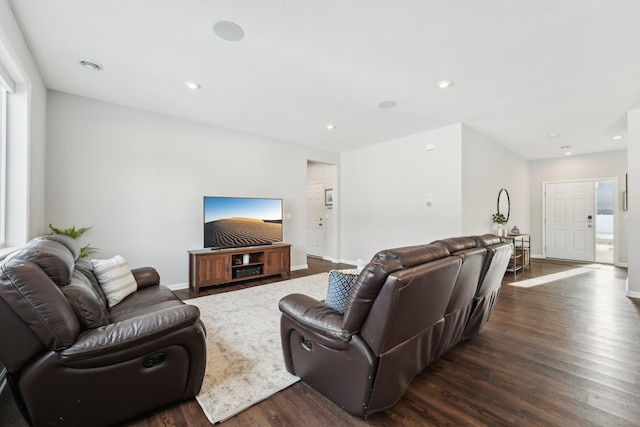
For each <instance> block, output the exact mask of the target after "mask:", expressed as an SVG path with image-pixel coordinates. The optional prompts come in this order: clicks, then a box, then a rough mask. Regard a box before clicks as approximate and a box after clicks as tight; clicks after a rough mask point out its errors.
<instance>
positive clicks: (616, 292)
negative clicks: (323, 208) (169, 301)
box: [0, 259, 640, 427]
mask: <svg viewBox="0 0 640 427" xmlns="http://www.w3.org/2000/svg"><path fill="white" fill-rule="evenodd" d="M342 267H343V266H336V264H331V263H329V262H324V261H320V260H316V259H309V269H308V270H299V271H294V272H292V277H301V276H305V275H310V274H316V273H319V272H322V271H328V270H330V269H331V268H342ZM580 267H582V268H584V271H585V272H583V273H582V274H579V275H574V276H568V277H565V278H561V279H559V280H556V281H553V282H550V283H546V284H541V285H537V286H533V287H515V286H512V285H511V284H512V283H516V284H518V283H520V284H522V283H526V282H523V280H526V279H530V278H536V277H541V276H545V275H550V274H554V273H561V272H564V271H568V270H574V269H576V268H580ZM626 276H627V272H626V269H623V268H618V267H613V266H608V265H603V266H600V267H599V268H590V267H584V266H582V265H579V264H572V263H564V262H551V261H540V260H533V262H532V265H531V268H530V270H526V271H525V272H524V274H519V275H518V277H517V278H515V279H514V277H513V275H511V274H507V275H506V276H505V278H504V280H503V286H502V291H501V294H500V297H499V299H498V302H497V305H496V307H495V310H494V312H493V314H492V317H491V319H490V320H489V323H488V324H487V327H486V328H485V330H484V331H483V332H482V333H481V334H480V335H479V336H478V337H476V338H474V339H472V340H469V341H466V342H463V343H460V344H458V345H457V346H456V347H454V348H453V349H451V350H450V351H449V352H447V353H446V354H445V355H444V356H442V357H441V358H440V359H439V360H437V361H435V362H434V363H432V364H431V365H430V366H428V367H427V368H426V369H425V370H424V371H423V372H422V373H420V374H419V375H418V376H417V377H416V378H415V379H414V380H413V382H412V383H411V385H410V387H409V389H408V390H407V392H406V393H405V395H404V397H403V398H402V399H401V400H400V401H399V402H398V403H397V404H396V405H395V406H393V407H392V408H391V409H388V410H387V411H384V412H382V413H377V414H374V415H372V416H371V417H369V418H368V419H367V420H362V419H360V418H356V417H353V416H351V415H349V414H347V413H346V412H344V411H342V410H341V409H340V408H338V407H337V406H336V405H334V404H333V403H332V402H330V401H329V400H328V399H326V398H325V397H323V396H322V395H320V394H318V393H317V392H316V391H315V390H313V389H312V388H311V387H309V386H307V385H306V384H305V383H303V382H298V383H297V384H294V385H293V386H291V387H289V388H287V389H285V390H283V391H282V392H280V393H277V394H276V395H274V396H272V397H270V398H268V399H266V400H265V401H263V402H261V403H258V404H256V405H254V406H253V407H251V408H249V409H247V410H246V411H244V412H242V413H240V414H238V415H236V416H234V417H232V418H230V419H229V420H227V421H224V422H223V423H222V425H223V426H226V427H234V426H342V425H348V426H361V425H362V426H364V425H373V426H391V425H403V426H409V425H420V426H427V425H437V426H440V425H455V426H458V425H474V426H479V425H491V426H496V425H517V426H525V425H527V426H528V425H541V426H542V425H544V426H550V425H551V426H553V425H555V426H592V425H593V426H627V425H629V426H631V425H640V356H639V355H640V300H637V299H629V298H627V297H626V296H625V279H626ZM263 283H265V281H258V282H250V283H245V284H242V285H234V286H228V287H225V288H214V289H208V290H205V292H202V295H207V294H212V293H218V292H227V291H232V290H235V289H238V288H240V287H247V286H255V285H257V284H263ZM178 293H179V295H180V297H181V298H188V297H189V294H188V291H186V290H185V291H179V292H178ZM1 409H2V408H0V410H1ZM0 413H1V412H0ZM208 424H209V423H208V421H207V419H206V417H205V416H204V414H203V413H202V410H201V409H200V407H199V405H198V404H197V403H196V401H195V400H194V399H192V400H189V401H187V402H183V403H179V404H176V405H172V406H170V407H167V408H164V409H162V410H159V411H156V412H154V413H151V414H148V415H147V416H144V417H140V418H138V419H135V420H131V421H130V422H128V423H126V424H124V425H126V426H158V425H170V426H174V425H175V426H203V425H208Z"/></svg>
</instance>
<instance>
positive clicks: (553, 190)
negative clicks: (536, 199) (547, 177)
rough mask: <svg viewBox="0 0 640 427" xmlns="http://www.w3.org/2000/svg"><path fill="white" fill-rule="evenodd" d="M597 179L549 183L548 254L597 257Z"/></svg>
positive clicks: (585, 258)
mask: <svg viewBox="0 0 640 427" xmlns="http://www.w3.org/2000/svg"><path fill="white" fill-rule="evenodd" d="M594 231H595V182H594V181H582V182H563V183H550V184H546V185H545V249H546V251H545V252H546V256H547V258H558V259H568V260H574V261H591V262H593V260H594V248H595V245H594V234H595V232H594Z"/></svg>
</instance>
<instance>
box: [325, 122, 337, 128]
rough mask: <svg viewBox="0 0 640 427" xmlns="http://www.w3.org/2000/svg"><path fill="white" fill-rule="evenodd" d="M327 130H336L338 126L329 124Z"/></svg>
mask: <svg viewBox="0 0 640 427" xmlns="http://www.w3.org/2000/svg"><path fill="white" fill-rule="evenodd" d="M326 128H327V130H334V129H335V128H336V125H332V124H331V123H329V124H328V125H327V126H326Z"/></svg>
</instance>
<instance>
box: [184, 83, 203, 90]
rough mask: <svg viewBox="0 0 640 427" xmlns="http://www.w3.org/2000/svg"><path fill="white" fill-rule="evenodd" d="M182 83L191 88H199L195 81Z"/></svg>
mask: <svg viewBox="0 0 640 427" xmlns="http://www.w3.org/2000/svg"><path fill="white" fill-rule="evenodd" d="M184 84H185V85H186V86H187V87H188V88H189V89H191V90H198V89H200V85H199V84H198V83H196V82H184Z"/></svg>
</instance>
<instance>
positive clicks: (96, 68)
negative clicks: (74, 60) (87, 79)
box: [78, 59, 102, 71]
mask: <svg viewBox="0 0 640 427" xmlns="http://www.w3.org/2000/svg"><path fill="white" fill-rule="evenodd" d="M78 62H79V63H80V65H82V66H83V67H84V68H86V69H87V70H92V71H100V70H102V65H100V64H98V63H96V62H91V61H86V60H84V59H83V60H81V61H78Z"/></svg>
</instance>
